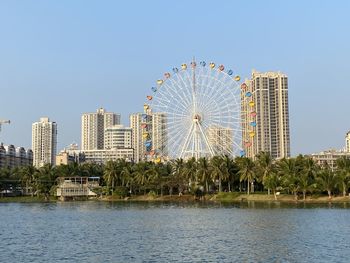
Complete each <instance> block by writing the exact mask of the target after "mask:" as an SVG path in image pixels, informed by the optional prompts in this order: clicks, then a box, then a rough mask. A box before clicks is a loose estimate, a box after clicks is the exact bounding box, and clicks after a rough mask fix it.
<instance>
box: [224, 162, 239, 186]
mask: <svg viewBox="0 0 350 263" xmlns="http://www.w3.org/2000/svg"><path fill="white" fill-rule="evenodd" d="M222 158H223V162H224V165H225V167H226V168H227V176H225V180H227V185H228V191H229V192H231V185H232V187H233V183H234V181H235V180H236V178H237V173H238V167H237V164H236V162H235V161H234V160H233V159H232V158H231V157H230V156H228V155H224V156H223V157H222Z"/></svg>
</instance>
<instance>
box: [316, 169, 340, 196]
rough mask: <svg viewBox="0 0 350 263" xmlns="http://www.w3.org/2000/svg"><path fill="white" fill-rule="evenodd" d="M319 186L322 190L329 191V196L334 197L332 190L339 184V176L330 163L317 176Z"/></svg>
mask: <svg viewBox="0 0 350 263" xmlns="http://www.w3.org/2000/svg"><path fill="white" fill-rule="evenodd" d="M316 180H317V181H316V182H317V186H318V188H319V189H320V190H323V191H327V193H328V198H329V199H331V198H332V192H333V190H334V189H335V187H336V186H337V183H338V180H339V179H338V177H337V174H336V173H334V172H333V171H332V170H331V168H330V167H329V165H327V164H326V165H325V167H324V168H323V169H322V170H321V172H320V173H319V174H318V176H317V178H316Z"/></svg>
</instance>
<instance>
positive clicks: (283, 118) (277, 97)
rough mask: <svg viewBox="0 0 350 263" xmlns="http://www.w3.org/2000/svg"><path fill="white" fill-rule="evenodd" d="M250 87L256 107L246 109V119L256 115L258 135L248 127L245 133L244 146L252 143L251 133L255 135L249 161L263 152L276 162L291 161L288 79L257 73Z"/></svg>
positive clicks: (253, 74) (278, 74)
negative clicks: (249, 142) (280, 160)
mask: <svg viewBox="0 0 350 263" xmlns="http://www.w3.org/2000/svg"><path fill="white" fill-rule="evenodd" d="M246 84H247V87H248V89H249V91H250V92H252V93H253V94H254V96H253V98H254V99H253V101H252V103H253V104H252V105H254V106H253V108H252V109H249V110H247V109H243V110H244V113H243V115H245V116H242V118H243V119H245V120H249V118H250V116H251V115H252V114H254V116H255V117H254V118H255V119H256V127H255V128H254V131H253V130H249V129H248V126H247V127H244V129H243V142H245V141H250V139H251V138H250V133H251V132H254V133H255V136H254V137H253V139H252V141H251V147H249V148H248V149H247V153H246V154H247V157H254V156H255V155H256V154H258V153H259V152H261V151H265V152H269V153H270V154H271V156H272V157H273V158H283V157H290V136H289V110H288V77H287V76H286V75H285V74H283V73H280V72H266V73H260V72H256V71H253V73H252V78H251V79H250V80H247V81H246ZM242 107H243V106H242Z"/></svg>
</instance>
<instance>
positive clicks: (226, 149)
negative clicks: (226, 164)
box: [207, 125, 236, 155]
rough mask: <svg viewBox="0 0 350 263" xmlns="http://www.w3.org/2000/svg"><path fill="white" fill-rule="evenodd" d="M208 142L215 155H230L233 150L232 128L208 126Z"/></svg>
mask: <svg viewBox="0 0 350 263" xmlns="http://www.w3.org/2000/svg"><path fill="white" fill-rule="evenodd" d="M207 138H208V142H209V144H210V145H211V147H212V150H213V151H214V153H215V155H231V154H232V152H233V147H236V145H233V140H232V138H233V131H232V128H227V127H220V126H218V125H213V126H209V128H208V130H207Z"/></svg>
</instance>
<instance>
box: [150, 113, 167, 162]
mask: <svg viewBox="0 0 350 263" xmlns="http://www.w3.org/2000/svg"><path fill="white" fill-rule="evenodd" d="M151 116H152V133H151V138H152V146H151V147H152V150H153V151H155V154H157V153H159V154H161V155H162V157H163V158H167V156H168V149H167V144H168V141H167V140H168V137H167V125H166V124H167V118H166V115H165V113H161V112H154V113H152V114H151Z"/></svg>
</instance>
